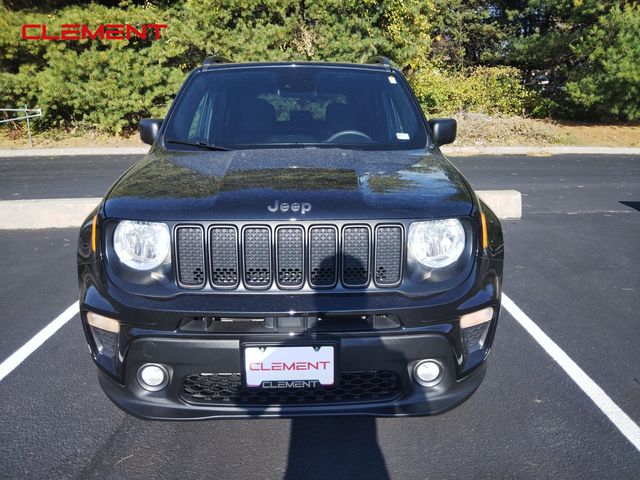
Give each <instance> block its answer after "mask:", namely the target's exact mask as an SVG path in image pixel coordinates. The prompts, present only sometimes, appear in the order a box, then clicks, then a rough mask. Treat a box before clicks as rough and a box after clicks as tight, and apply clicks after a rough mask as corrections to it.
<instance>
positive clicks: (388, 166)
mask: <svg viewBox="0 0 640 480" xmlns="http://www.w3.org/2000/svg"><path fill="white" fill-rule="evenodd" d="M455 128H456V125H455V121H453V120H447V119H435V120H431V121H427V120H426V119H425V118H424V116H423V113H422V111H421V109H420V107H419V105H418V103H417V101H416V99H415V97H414V96H413V94H412V92H411V89H410V87H409V85H408V84H407V82H406V80H405V79H404V77H403V76H402V74H401V73H400V72H399V71H398V70H396V69H393V68H391V67H390V66H389V64H388V61H386V59H383V60H380V61H379V62H378V63H376V64H366V65H365V64H363V65H360V64H322V63H269V64H267V63H253V64H252V63H249V64H233V63H227V62H224V61H222V60H221V59H219V58H215V59H208V60H207V61H205V63H204V65H203V66H202V67H200V68H198V69H196V70H195V71H193V72H192V73H191V74H190V75H189V76H188V78H187V79H186V81H185V83H184V85H183V86H182V88H181V89H180V91H179V92H178V94H177V96H176V98H175V100H174V102H173V104H172V106H171V108H170V109H169V111H168V114H167V116H166V118H165V119H145V120H142V121H141V122H140V133H141V136H142V139H143V140H144V141H146V142H147V143H150V144H152V148H151V150H150V151H149V153H148V154H147V155H146V156H145V158H144V159H143V160H141V161H140V162H138V163H136V164H135V165H134V166H133V167H132V168H130V169H129V170H128V171H127V172H126V173H125V174H124V175H123V176H122V177H121V178H120V179H119V180H118V181H117V182H116V183H115V184H114V185H113V186H112V187H111V189H110V190H109V191H108V193H107V194H106V196H105V198H104V200H103V201H102V202H101V204H100V205H99V207H98V208H97V209H96V211H95V212H94V213H92V214H91V215H90V217H89V218H88V219H87V220H86V222H85V223H84V225H83V226H82V228H81V231H80V236H79V242H78V274H79V280H80V308H81V318H82V324H83V327H84V330H85V333H86V336H87V340H88V342H89V347H90V350H91V354H92V356H93V359H94V360H95V362H96V364H97V366H98V375H99V380H100V384H101V385H102V388H103V389H104V391H105V392H106V394H107V395H108V396H109V397H110V398H111V400H113V402H114V403H115V404H116V405H118V406H119V407H121V408H122V409H124V410H125V411H127V412H130V413H132V414H134V415H137V416H139V417H142V418H153V419H198V418H200V419H204V418H220V417H241V416H244V417H256V416H264V417H272V416H287V417H288V416H296V415H358V414H365V415H426V414H436V413H439V412H443V411H446V410H448V409H451V408H453V407H454V406H456V405H458V404H460V403H461V402H463V401H464V400H465V399H467V398H468V397H469V396H470V395H471V394H472V393H473V392H474V391H475V390H476V389H477V388H478V386H479V384H480V382H481V381H482V379H483V377H484V374H485V360H486V357H487V355H488V353H489V349H490V348H491V343H492V341H493V337H494V333H495V329H496V324H497V321H498V313H499V310H500V291H501V281H502V264H503V261H502V259H503V241H502V231H501V227H500V224H499V222H498V219H497V218H496V216H495V215H494V214H493V213H492V211H491V210H490V209H489V208H488V207H487V206H486V205H485V204H483V203H482V201H480V200H479V199H478V198H477V196H476V195H475V193H474V192H473V190H472V188H471V187H470V185H469V184H468V182H467V181H466V180H465V179H464V178H463V176H462V175H461V174H460V172H458V170H456V168H454V167H453V166H452V165H451V164H450V163H449V162H448V161H447V160H446V159H445V158H444V157H443V155H442V154H441V152H440V150H439V145H442V144H445V143H450V142H452V141H453V140H454V138H455Z"/></svg>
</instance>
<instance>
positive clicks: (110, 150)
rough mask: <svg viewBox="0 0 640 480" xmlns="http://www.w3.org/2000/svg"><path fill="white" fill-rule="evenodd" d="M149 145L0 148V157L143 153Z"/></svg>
mask: <svg viewBox="0 0 640 480" xmlns="http://www.w3.org/2000/svg"><path fill="white" fill-rule="evenodd" d="M149 148H151V147H90V148H25V149H20V150H18V149H15V150H13V149H4V150H0V158H7V157H59V156H60V157H61V156H76V155H78V156H91V155H144V154H145V153H147V152H148V151H149Z"/></svg>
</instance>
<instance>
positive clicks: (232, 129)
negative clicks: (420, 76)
mask: <svg viewBox="0 0 640 480" xmlns="http://www.w3.org/2000/svg"><path fill="white" fill-rule="evenodd" d="M171 140H173V142H172V141H171ZM164 141H165V143H166V144H167V145H168V146H169V147H171V148H177V149H189V148H194V146H196V145H193V146H189V145H185V143H186V142H189V143H194V144H200V146H204V145H205V144H206V145H217V146H220V147H226V148H231V149H242V148H268V147H273V148H275V147H278V148H280V147H295V146H302V147H305V146H309V147H314V146H315V147H341V148H358V149H374V150H405V149H419V148H424V147H425V145H426V143H427V134H426V130H425V126H424V122H423V120H422V117H421V115H420V112H419V111H418V109H417V106H416V104H415V102H414V100H413V98H412V97H411V94H410V91H409V87H408V86H407V84H406V82H405V81H404V80H403V79H402V78H401V77H399V76H398V75H396V74H394V73H390V72H385V71H384V70H382V69H380V70H379V71H373V70H364V69H353V68H339V67H327V66H322V67H320V66H315V67H314V66H299V65H296V66H294V65H282V66H269V67H246V68H245V67H243V68H229V69H215V70H212V71H204V72H201V73H198V74H196V75H194V77H192V79H191V81H189V83H188V84H187V85H186V88H185V90H184V91H183V93H182V94H181V95H180V97H179V99H178V101H177V104H176V106H175V108H174V111H173V113H172V115H171V117H170V119H169V123H168V125H167V128H166V130H165V133H164ZM177 142H183V143H177Z"/></svg>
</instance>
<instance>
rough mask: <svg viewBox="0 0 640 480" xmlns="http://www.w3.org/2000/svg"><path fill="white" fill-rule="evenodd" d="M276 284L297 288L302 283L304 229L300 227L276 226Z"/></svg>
mask: <svg viewBox="0 0 640 480" xmlns="http://www.w3.org/2000/svg"><path fill="white" fill-rule="evenodd" d="M276 260H277V262H278V285H279V286H280V287H283V288H297V287H301V286H302V285H303V283H304V230H303V229H302V227H278V229H277V230H276Z"/></svg>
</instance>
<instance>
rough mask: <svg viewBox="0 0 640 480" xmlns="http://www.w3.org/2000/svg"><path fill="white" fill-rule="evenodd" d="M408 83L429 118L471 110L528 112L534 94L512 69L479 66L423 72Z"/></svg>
mask: <svg viewBox="0 0 640 480" xmlns="http://www.w3.org/2000/svg"><path fill="white" fill-rule="evenodd" d="M409 81H410V83H411V85H412V87H413V89H414V92H415V93H416V96H417V98H418V101H419V102H420V103H421V104H422V107H423V109H424V110H425V113H427V114H428V115H452V114H454V113H458V112H464V111H472V112H477V113H486V114H494V115H495V114H507V115H509V114H511V115H523V114H526V113H529V112H530V110H531V108H532V103H533V100H534V97H535V95H534V93H533V92H531V91H530V90H527V89H526V88H525V87H524V86H523V85H522V83H521V81H520V72H519V71H518V70H517V69H515V68H510V67H476V68H474V69H465V70H461V71H459V72H453V73H451V72H446V71H444V70H442V69H438V68H430V69H426V68H425V69H422V70H420V71H418V72H416V73H414V74H413V75H411V76H410V78H409Z"/></svg>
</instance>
